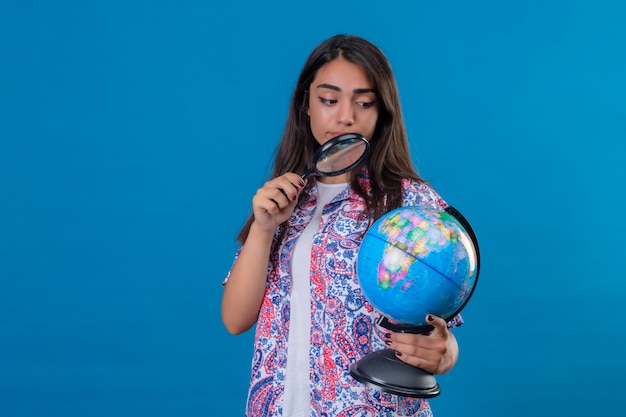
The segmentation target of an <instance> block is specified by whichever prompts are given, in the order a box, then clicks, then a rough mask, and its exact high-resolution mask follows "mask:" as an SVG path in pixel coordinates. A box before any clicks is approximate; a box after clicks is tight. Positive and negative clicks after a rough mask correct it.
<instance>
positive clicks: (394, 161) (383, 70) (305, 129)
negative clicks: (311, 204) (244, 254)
mask: <svg viewBox="0 0 626 417" xmlns="http://www.w3.org/2000/svg"><path fill="white" fill-rule="evenodd" d="M340 56H341V57H343V58H344V59H346V60H347V61H350V62H352V63H354V64H356V65H358V66H360V67H361V68H363V69H364V70H365V72H366V73H367V74H368V75H369V77H370V78H371V80H372V82H373V84H374V88H375V89H376V93H377V100H378V103H379V114H378V120H377V122H376V129H375V131H374V135H373V137H371V138H368V139H369V141H370V145H371V149H370V153H369V155H368V156H367V157H366V159H365V161H364V164H365V165H366V166H367V168H368V172H369V176H370V181H371V194H367V193H366V192H365V191H364V190H363V189H362V187H361V186H360V184H359V183H358V180H357V176H353V177H352V179H351V184H350V185H351V186H352V188H353V189H354V190H355V192H356V193H357V194H359V195H360V196H361V197H363V199H364V200H365V202H366V205H367V210H368V212H370V213H371V214H372V221H373V220H375V219H377V218H379V217H380V216H382V215H383V214H384V213H386V212H387V211H389V210H392V209H394V208H396V207H399V206H400V205H401V203H402V179H403V178H410V179H414V180H417V181H422V179H421V178H420V176H419V175H418V173H417V171H416V170H415V168H414V166H413V162H412V160H411V156H410V154H409V144H408V141H407V135H406V129H405V126H404V120H403V118H402V110H401V108H400V98H399V94H398V87H397V84H396V80H395V77H394V75H393V72H392V70H391V65H390V64H389V61H388V60H387V58H386V56H385V55H384V54H383V52H382V51H381V50H380V49H379V48H378V47H377V46H376V45H374V44H372V43H371V42H369V41H367V40H365V39H363V38H361V37H358V36H353V35H336V36H333V37H332V38H329V39H327V40H325V41H324V42H322V43H321V44H319V45H318V46H317V47H316V48H315V49H314V50H313V52H311V54H310V55H309V57H308V59H307V60H306V62H305V64H304V66H303V68H302V71H301V72H300V76H299V77H298V81H297V83H296V86H295V88H294V91H293V93H292V96H291V102H290V104H289V113H288V115H287V122H286V125H285V129H284V131H283V135H282V139H281V141H280V143H279V145H278V149H277V151H276V158H275V160H274V165H273V170H272V174H271V177H272V178H274V177H276V176H279V175H282V174H284V173H285V172H304V171H305V170H306V168H307V164H308V162H309V161H310V160H311V158H312V156H313V153H314V152H315V150H316V149H317V147H318V146H319V144H318V142H317V141H316V140H315V138H314V137H313V133H312V132H311V126H310V122H309V118H308V115H307V106H308V100H309V97H308V94H309V92H308V89H309V86H310V85H311V83H312V82H313V80H314V79H315V76H316V75H317V71H318V70H319V69H320V68H321V67H322V66H324V65H325V64H327V63H329V62H330V61H332V60H334V59H336V58H338V57H340ZM312 184H313V181H309V183H308V184H307V187H306V189H305V190H304V192H302V193H301V194H300V198H301V199H302V198H304V197H305V196H306V195H307V194H308V193H307V191H308V189H310V187H311V186H312ZM253 220H254V215H251V216H250V217H249V218H248V221H247V222H246V224H245V226H244V227H243V228H242V229H241V231H240V232H239V235H238V236H237V240H239V242H241V243H243V242H245V240H246V238H247V236H248V232H249V230H250V225H251V224H252V222H253Z"/></svg>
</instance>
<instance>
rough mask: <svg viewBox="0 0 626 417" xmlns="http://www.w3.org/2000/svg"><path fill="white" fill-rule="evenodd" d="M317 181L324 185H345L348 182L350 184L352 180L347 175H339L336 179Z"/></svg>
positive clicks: (327, 178) (320, 179)
mask: <svg viewBox="0 0 626 417" xmlns="http://www.w3.org/2000/svg"><path fill="white" fill-rule="evenodd" d="M317 181H318V182H322V183H324V184H343V183H346V182H350V178H349V176H348V174H347V173H346V174H341V175H337V176H336V177H317Z"/></svg>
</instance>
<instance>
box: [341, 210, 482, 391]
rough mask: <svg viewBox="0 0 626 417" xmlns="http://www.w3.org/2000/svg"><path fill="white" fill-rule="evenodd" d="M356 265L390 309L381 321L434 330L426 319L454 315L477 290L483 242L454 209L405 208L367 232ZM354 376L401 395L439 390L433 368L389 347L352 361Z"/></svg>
mask: <svg viewBox="0 0 626 417" xmlns="http://www.w3.org/2000/svg"><path fill="white" fill-rule="evenodd" d="M356 269H357V271H356V272H357V276H358V280H359V283H360V286H361V289H362V291H363V294H364V295H365V297H366V298H367V299H368V300H369V301H370V303H371V304H372V305H373V306H374V308H376V309H377V310H378V311H380V312H381V313H382V314H383V317H382V319H383V320H380V321H379V324H380V325H381V326H382V327H385V328H387V329H389V330H393V331H402V332H411V333H428V332H429V331H430V330H432V329H433V326H431V325H428V324H426V316H427V315H428V314H434V315H436V316H439V317H442V318H443V319H445V320H446V321H449V320H450V319H452V318H453V317H454V316H455V315H457V314H458V313H459V312H460V311H461V310H462V309H463V307H464V306H465V305H466V304H467V302H468V300H469V298H470V297H471V295H472V293H473V292H474V288H475V286H476V281H477V280H478V271H479V269H480V253H479V249H478V240H477V239H476V235H475V234H474V231H473V229H472V227H471V225H470V224H469V222H468V221H467V219H465V217H463V215H462V214H461V213H460V212H459V211H458V210H456V209H455V208H454V207H451V206H449V207H447V208H446V209H445V210H443V211H442V210H436V209H433V208H429V207H421V206H408V207H400V208H397V209H395V210H391V211H389V212H388V213H386V214H385V215H383V216H382V217H380V218H379V219H378V220H376V221H375V222H374V223H373V224H372V226H371V227H370V228H369V229H368V231H367V232H366V233H365V236H364V237H363V241H362V242H361V249H360V250H359V256H358V258H357V265H356ZM350 375H352V377H354V378H355V379H356V380H357V381H360V382H362V383H363V384H366V385H368V386H370V387H373V388H376V389H379V390H382V391H385V392H389V393H391V394H396V395H404V396H408V397H418V398H431V397H435V396H437V395H439V392H440V390H439V384H438V383H437V380H436V378H435V376H434V375H433V374H431V373H430V372H427V371H425V370H423V369H421V368H418V367H414V366H412V365H409V364H407V363H405V362H403V361H402V360H400V359H399V358H397V357H396V354H395V352H394V351H393V350H392V349H389V348H387V349H383V350H378V351H373V352H369V353H368V354H367V355H365V356H364V357H362V358H361V359H359V360H358V361H356V362H354V363H352V364H351V365H350Z"/></svg>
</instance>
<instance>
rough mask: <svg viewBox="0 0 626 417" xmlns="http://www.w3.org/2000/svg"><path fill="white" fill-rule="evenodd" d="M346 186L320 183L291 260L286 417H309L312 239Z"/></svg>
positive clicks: (284, 402) (284, 405)
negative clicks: (311, 211)
mask: <svg viewBox="0 0 626 417" xmlns="http://www.w3.org/2000/svg"><path fill="white" fill-rule="evenodd" d="M347 185H348V184H347V183H341V184H324V183H321V182H319V181H318V182H317V189H318V192H319V195H318V200H317V206H316V207H315V213H314V214H313V218H312V219H311V222H310V223H309V224H308V225H307V227H306V228H305V229H304V230H303V231H302V235H300V237H299V238H298V240H297V241H296V243H295V246H294V249H293V258H292V259H291V310H290V311H291V318H290V320H289V341H288V343H289V346H288V348H287V349H288V350H287V371H286V376H285V392H284V394H283V397H284V398H283V415H285V416H289V417H309V416H310V415H311V411H310V401H311V399H310V387H309V368H310V365H309V350H310V345H311V281H310V274H311V249H312V248H311V246H312V242H313V235H315V233H317V231H318V230H319V227H320V219H321V217H322V211H323V209H324V206H325V205H326V204H328V203H330V202H331V200H332V199H333V198H335V197H336V196H337V194H339V193H340V192H341V191H343V190H344V189H345V188H346V186H347Z"/></svg>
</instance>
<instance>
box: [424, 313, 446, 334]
mask: <svg viewBox="0 0 626 417" xmlns="http://www.w3.org/2000/svg"><path fill="white" fill-rule="evenodd" d="M426 321H427V322H428V323H429V324H430V325H431V326H433V327H435V329H439V330H446V329H447V328H448V323H446V321H445V320H444V319H442V318H441V317H438V316H435V315H434V314H427V315H426Z"/></svg>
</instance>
